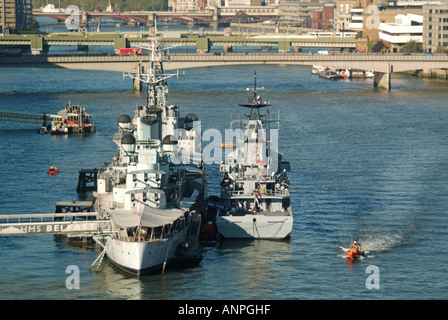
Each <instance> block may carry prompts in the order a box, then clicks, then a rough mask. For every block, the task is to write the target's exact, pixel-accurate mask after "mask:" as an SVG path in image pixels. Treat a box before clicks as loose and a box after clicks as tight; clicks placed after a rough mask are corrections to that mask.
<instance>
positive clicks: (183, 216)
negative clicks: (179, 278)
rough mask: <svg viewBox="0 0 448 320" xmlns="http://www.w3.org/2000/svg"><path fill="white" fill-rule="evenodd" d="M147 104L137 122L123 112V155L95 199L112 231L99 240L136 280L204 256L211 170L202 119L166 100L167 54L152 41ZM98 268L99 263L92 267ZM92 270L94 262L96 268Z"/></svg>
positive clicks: (101, 175)
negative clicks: (201, 150) (202, 142)
mask: <svg viewBox="0 0 448 320" xmlns="http://www.w3.org/2000/svg"><path fill="white" fill-rule="evenodd" d="M149 54H150V55H151V58H150V61H149V66H148V69H147V70H148V72H147V73H145V74H141V75H140V77H136V79H140V80H141V81H144V82H145V83H146V84H147V101H146V105H142V106H139V107H137V109H136V110H135V115H134V116H133V118H131V116H129V115H126V114H124V115H122V116H120V117H119V119H118V132H117V133H116V134H115V135H114V142H115V143H116V144H117V145H118V153H117V154H116V155H115V156H114V157H113V158H112V159H111V161H110V162H109V163H108V164H106V166H105V167H103V168H102V169H100V170H99V172H98V177H97V191H96V193H95V194H94V195H95V202H96V205H97V210H98V213H99V215H100V216H103V217H108V218H110V220H111V222H112V226H113V227H112V229H111V230H109V231H108V232H106V231H104V232H101V233H98V234H97V235H96V236H95V237H94V239H95V241H96V242H97V243H98V244H99V245H100V246H102V247H103V251H102V253H101V255H100V256H98V258H97V260H98V259H100V260H99V261H102V259H103V257H104V256H106V257H107V258H108V259H109V260H110V261H111V262H112V263H113V264H115V265H116V266H118V267H119V268H121V269H123V270H125V271H127V272H130V273H132V274H136V275H142V274H145V273H149V272H155V271H157V270H162V272H164V271H165V266H166V264H167V262H170V261H175V260H182V259H189V260H191V259H199V260H200V259H201V250H200V247H199V245H198V242H197V238H198V231H199V227H200V219H201V216H200V213H199V207H200V206H201V201H202V199H203V197H204V196H205V193H206V171H205V168H204V167H203V166H202V165H201V163H200V162H198V161H193V160H192V159H193V158H194V157H195V155H197V154H198V150H197V149H198V147H196V143H197V142H198V141H199V140H198V139H199V137H200V133H198V132H197V131H196V130H197V127H196V123H197V122H196V121H197V120H198V118H197V116H196V115H194V114H191V113H190V114H187V115H186V116H185V117H183V118H182V117H180V116H179V109H178V107H176V106H174V105H169V104H168V103H167V97H166V93H167V92H168V85H167V82H166V80H167V79H168V78H171V77H173V76H175V74H165V73H164V70H163V60H164V59H166V56H165V55H164V54H163V52H162V50H161V49H160V48H159V46H158V41H157V39H154V40H153V43H152V48H151V51H150V53H149ZM94 264H95V262H94ZM92 266H93V264H92Z"/></svg>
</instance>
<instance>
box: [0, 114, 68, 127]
mask: <svg viewBox="0 0 448 320" xmlns="http://www.w3.org/2000/svg"><path fill="white" fill-rule="evenodd" d="M0 120H1V121H14V122H28V123H40V124H43V123H44V124H45V123H46V122H47V121H49V122H50V123H51V121H53V120H62V117H61V116H59V115H54V114H46V113H45V112H43V113H42V114H32V113H22V112H10V111H0Z"/></svg>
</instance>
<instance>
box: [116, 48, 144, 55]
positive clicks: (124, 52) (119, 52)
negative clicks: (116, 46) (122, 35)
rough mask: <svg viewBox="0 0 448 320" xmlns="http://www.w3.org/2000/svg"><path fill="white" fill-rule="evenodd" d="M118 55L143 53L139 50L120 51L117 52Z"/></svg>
mask: <svg viewBox="0 0 448 320" xmlns="http://www.w3.org/2000/svg"><path fill="white" fill-rule="evenodd" d="M118 55H120V56H124V55H129V56H131V55H136V56H137V55H141V56H142V55H143V51H142V50H141V49H120V50H119V51H118Z"/></svg>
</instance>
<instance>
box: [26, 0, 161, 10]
mask: <svg viewBox="0 0 448 320" xmlns="http://www.w3.org/2000/svg"><path fill="white" fill-rule="evenodd" d="M47 3H54V4H58V1H56V0H54V1H48V0H32V4H33V8H40V7H44V6H45V5H46V4H47ZM60 3H61V8H67V7H68V6H69V5H74V6H77V7H78V8H80V9H85V10H89V11H90V10H91V11H93V10H105V9H106V8H107V6H108V5H109V0H61V1H60ZM110 4H111V6H112V8H113V9H114V11H120V12H123V11H161V10H167V8H168V0H110Z"/></svg>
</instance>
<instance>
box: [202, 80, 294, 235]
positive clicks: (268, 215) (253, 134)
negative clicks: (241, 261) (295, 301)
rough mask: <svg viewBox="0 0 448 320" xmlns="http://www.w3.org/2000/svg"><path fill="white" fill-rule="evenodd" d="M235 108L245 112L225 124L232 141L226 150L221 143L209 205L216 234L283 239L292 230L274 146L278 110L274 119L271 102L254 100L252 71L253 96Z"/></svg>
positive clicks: (282, 166)
mask: <svg viewBox="0 0 448 320" xmlns="http://www.w3.org/2000/svg"><path fill="white" fill-rule="evenodd" d="M248 90H249V89H248ZM240 106H242V107H243V108H247V109H248V110H249V114H244V117H245V118H244V119H241V118H240V117H239V118H238V119H231V121H230V129H232V130H233V132H234V134H235V137H236V139H235V140H236V143H230V146H229V143H227V141H226V145H225V146H223V147H225V148H226V152H225V153H226V160H225V161H223V163H222V164H221V165H220V171H221V172H223V174H224V176H223V178H222V180H221V183H220V184H221V193H220V201H219V203H217V204H211V203H209V205H212V206H214V207H215V208H216V209H217V215H216V226H217V230H218V232H219V234H220V235H222V236H223V237H224V238H250V239H284V238H286V237H288V236H289V234H290V232H291V230H292V226H293V216H292V211H291V201H290V194H289V180H288V177H287V171H290V164H289V162H287V161H284V160H282V156H283V155H282V154H281V153H279V152H278V151H277V147H276V144H277V143H276V142H277V138H278V130H279V127H280V116H279V112H278V115H277V117H273V116H272V115H271V113H270V112H269V109H268V107H269V106H270V104H269V103H267V102H266V101H263V99H262V98H261V97H260V96H259V94H258V92H257V74H256V73H255V74H254V88H253V97H252V98H251V99H249V101H248V103H245V104H240ZM235 125H236V127H235ZM272 127H274V128H272ZM238 130H240V131H238ZM238 132H239V133H240V134H238Z"/></svg>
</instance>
